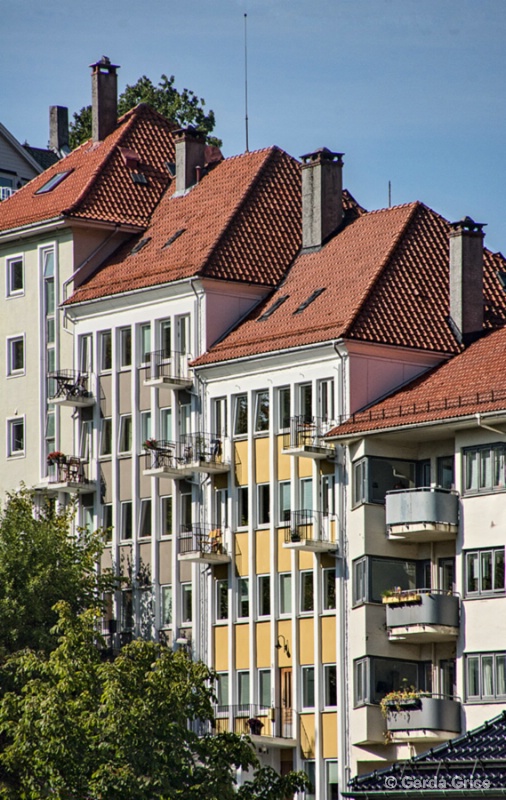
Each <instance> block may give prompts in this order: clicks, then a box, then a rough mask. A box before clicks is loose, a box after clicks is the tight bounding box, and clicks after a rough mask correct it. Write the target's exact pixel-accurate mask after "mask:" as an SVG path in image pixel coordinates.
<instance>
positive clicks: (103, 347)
mask: <svg viewBox="0 0 506 800" xmlns="http://www.w3.org/2000/svg"><path fill="white" fill-rule="evenodd" d="M100 368H101V370H102V371H105V370H109V369H112V336H111V331H104V332H103V333H102V334H101V336H100Z"/></svg>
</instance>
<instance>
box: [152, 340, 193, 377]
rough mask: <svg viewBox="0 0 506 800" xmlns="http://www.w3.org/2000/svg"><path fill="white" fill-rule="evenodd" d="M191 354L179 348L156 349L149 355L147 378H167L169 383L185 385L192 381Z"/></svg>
mask: <svg viewBox="0 0 506 800" xmlns="http://www.w3.org/2000/svg"><path fill="white" fill-rule="evenodd" d="M190 360H191V356H190V355H189V354H188V353H180V352H178V351H177V350H167V349H164V350H154V351H153V352H152V353H150V355H149V365H148V366H147V368H146V380H151V381H157V380H160V379H162V380H166V381H168V382H169V383H174V384H176V385H177V384H181V385H185V384H188V383H191V382H192V376H191V374H190V370H189V367H188V362H189V361H190Z"/></svg>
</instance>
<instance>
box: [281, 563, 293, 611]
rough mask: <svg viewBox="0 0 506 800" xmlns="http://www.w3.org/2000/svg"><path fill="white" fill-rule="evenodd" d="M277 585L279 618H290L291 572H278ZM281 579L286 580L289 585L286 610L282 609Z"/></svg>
mask: <svg viewBox="0 0 506 800" xmlns="http://www.w3.org/2000/svg"><path fill="white" fill-rule="evenodd" d="M278 578H279V580H278V584H279V616H280V617H290V616H291V615H292V585H293V577H292V573H291V572H279V573H278ZM282 578H288V580H289V584H290V591H289V593H288V598H289V603H290V608H289V609H288V610H286V609H284V608H283V596H284V595H283V589H282V584H283V581H282Z"/></svg>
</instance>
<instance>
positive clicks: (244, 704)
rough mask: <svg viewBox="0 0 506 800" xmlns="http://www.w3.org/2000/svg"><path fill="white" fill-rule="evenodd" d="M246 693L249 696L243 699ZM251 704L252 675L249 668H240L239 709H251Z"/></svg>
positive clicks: (238, 674)
mask: <svg viewBox="0 0 506 800" xmlns="http://www.w3.org/2000/svg"><path fill="white" fill-rule="evenodd" d="M243 693H244V694H246V695H247V698H245V699H244V700H243V698H242V697H241V695H242V694H243ZM250 704H251V677H250V673H249V669H240V670H238V671H237V710H238V711H239V712H241V711H249V707H250Z"/></svg>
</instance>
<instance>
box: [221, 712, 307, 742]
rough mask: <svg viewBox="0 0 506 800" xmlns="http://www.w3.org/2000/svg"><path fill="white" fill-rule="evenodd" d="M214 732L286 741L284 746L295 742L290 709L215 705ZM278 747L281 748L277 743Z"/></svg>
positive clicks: (293, 713) (293, 720) (293, 715)
mask: <svg viewBox="0 0 506 800" xmlns="http://www.w3.org/2000/svg"><path fill="white" fill-rule="evenodd" d="M214 714H215V721H214V730H215V731H216V732H219V733H221V732H224V731H228V732H232V733H237V734H239V735H241V734H247V735H248V736H253V737H255V736H265V737H269V738H271V739H279V740H283V739H285V740H287V741H286V744H285V746H286V747H293V746H294V744H295V742H294V739H295V725H294V722H295V716H296V715H295V712H294V711H293V710H292V709H291V708H267V707H265V706H259V705H250V704H244V705H237V706H222V705H217V706H215V709H214ZM278 744H280V746H283V745H282V744H281V743H280V742H278Z"/></svg>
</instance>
